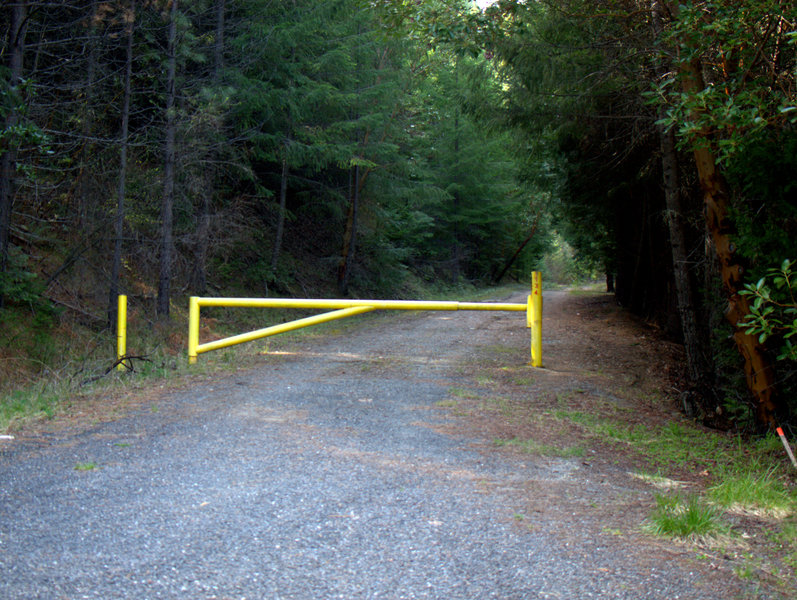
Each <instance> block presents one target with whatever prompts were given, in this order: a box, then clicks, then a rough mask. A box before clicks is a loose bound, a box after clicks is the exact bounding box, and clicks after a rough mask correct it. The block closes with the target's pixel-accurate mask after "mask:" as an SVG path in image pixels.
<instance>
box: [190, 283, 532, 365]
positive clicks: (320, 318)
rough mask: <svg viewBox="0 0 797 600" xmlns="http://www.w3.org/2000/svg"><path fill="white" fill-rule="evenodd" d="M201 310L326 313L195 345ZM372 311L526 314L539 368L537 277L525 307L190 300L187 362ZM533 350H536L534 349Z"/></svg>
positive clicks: (426, 302) (419, 302)
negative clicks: (490, 311) (282, 309)
mask: <svg viewBox="0 0 797 600" xmlns="http://www.w3.org/2000/svg"><path fill="white" fill-rule="evenodd" d="M203 306H227V307H249V308H304V309H307V308H317V309H322V310H330V311H331V312H326V313H323V314H320V315H315V316H312V317H306V318H304V319H298V320H296V321H290V322H289V323H282V324H280V325H273V326H271V327H266V328H264V329H258V330H257V331H252V332H249V333H242V334H240V335H234V336H232V337H228V338H224V339H222V340H215V341H212V342H207V343H205V344H200V343H199V311H200V308H201V307H203ZM372 310H499V311H517V312H522V311H526V314H527V321H528V325H529V326H530V327H532V346H533V348H532V363H533V364H534V366H540V364H541V360H540V356H541V352H540V346H541V343H540V342H539V341H537V342H536V344H535V341H534V340H535V339H536V340H539V339H540V338H539V335H540V329H541V320H542V319H541V316H542V290H541V286H540V284H539V276H537V279H536V280H535V286H534V289H533V290H532V296H529V301H528V303H526V304H517V303H509V302H452V301H442V302H438V301H434V300H350V299H327V300H315V299H309V298H199V297H196V296H192V297H191V299H190V303H189V314H188V360H189V362H191V363H195V362H196V359H197V355H198V354H202V353H203V352H209V351H211V350H218V349H219V348H226V347H228V346H233V345H235V344H241V343H243V342H250V341H252V340H256V339H260V338H264V337H267V336H270V335H276V334H278V333H285V332H286V331H293V330H294V329H300V328H302V327H307V326H309V325H317V324H319V323H326V322H327V321H333V320H335V319H342V318H345V317H351V316H353V315H359V314H362V313H365V312H369V311H372ZM535 346H536V347H535Z"/></svg>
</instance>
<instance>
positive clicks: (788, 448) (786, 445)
mask: <svg viewBox="0 0 797 600" xmlns="http://www.w3.org/2000/svg"><path fill="white" fill-rule="evenodd" d="M776 431H777V432H778V435H779V436H780V441H781V442H783V447H784V448H786V454H788V455H789V458H790V459H791V464H793V465H794V468H795V469H797V460H794V454H793V453H792V451H791V446H789V442H788V441H787V440H786V436H785V435H783V430H782V429H781V428H780V427H778V428H777V430H776Z"/></svg>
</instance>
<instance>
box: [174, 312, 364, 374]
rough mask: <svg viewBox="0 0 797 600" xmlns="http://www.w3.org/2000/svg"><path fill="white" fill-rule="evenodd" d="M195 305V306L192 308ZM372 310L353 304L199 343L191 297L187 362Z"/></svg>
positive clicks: (197, 315) (196, 321)
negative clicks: (203, 354) (229, 347)
mask: <svg viewBox="0 0 797 600" xmlns="http://www.w3.org/2000/svg"><path fill="white" fill-rule="evenodd" d="M195 300H196V302H195ZM195 305H196V308H194V306H195ZM372 310H374V307H373V306H354V307H351V308H344V309H341V310H333V311H332V312H326V313H322V314H320V315H314V316H312V317H305V318H304V319H297V320H295V321H289V322H287V323H281V324H279V325H272V326H271V327H265V328H264V329H258V330H256V331H250V332H249V333H242V334H240V335H233V336H231V337H227V338H224V339H221V340H215V341H213V342H207V343H205V344H199V343H198V340H199V301H198V298H194V297H192V298H191V304H190V305H189V318H188V320H189V333H188V362H190V363H195V362H196V357H197V354H202V353H203V352H210V351H211V350H218V349H219V348H227V347H228V346H234V345H235V344H241V343H243V342H251V341H253V340H258V339H260V338H264V337H268V336H270V335H277V334H278V333H285V332H287V331H293V330H294V329H301V328H302V327H308V326H309V325H318V324H320V323H326V322H328V321H334V320H336V319H344V318H346V317H352V316H354V315H359V314H362V313H366V312H370V311H372Z"/></svg>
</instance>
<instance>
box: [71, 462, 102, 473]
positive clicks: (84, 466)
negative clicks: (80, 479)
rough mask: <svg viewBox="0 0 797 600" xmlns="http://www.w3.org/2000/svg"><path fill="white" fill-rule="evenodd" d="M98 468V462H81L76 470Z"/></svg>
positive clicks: (76, 466)
mask: <svg viewBox="0 0 797 600" xmlns="http://www.w3.org/2000/svg"><path fill="white" fill-rule="evenodd" d="M96 468H97V463H93V462H81V463H78V464H76V465H75V471H93V470H94V469H96Z"/></svg>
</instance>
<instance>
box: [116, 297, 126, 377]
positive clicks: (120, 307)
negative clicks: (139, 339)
mask: <svg viewBox="0 0 797 600" xmlns="http://www.w3.org/2000/svg"><path fill="white" fill-rule="evenodd" d="M125 354H127V296H122V295H120V296H119V297H118V298H117V304H116V360H117V361H118V364H117V365H116V370H117V371H124V370H125V368H127V365H126V364H124V361H123V360H122V358H123V357H124V355H125Z"/></svg>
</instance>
